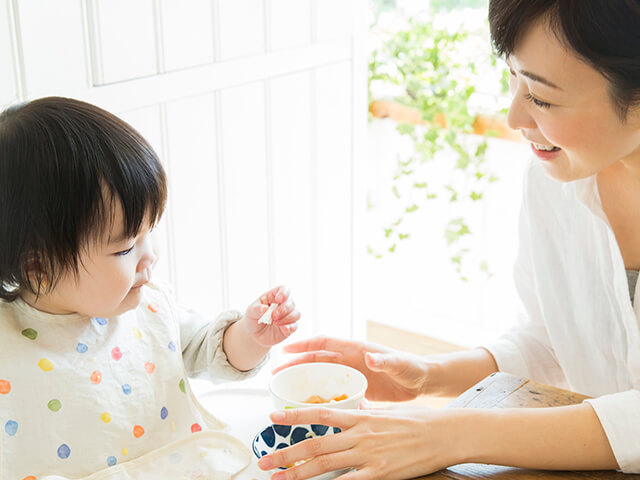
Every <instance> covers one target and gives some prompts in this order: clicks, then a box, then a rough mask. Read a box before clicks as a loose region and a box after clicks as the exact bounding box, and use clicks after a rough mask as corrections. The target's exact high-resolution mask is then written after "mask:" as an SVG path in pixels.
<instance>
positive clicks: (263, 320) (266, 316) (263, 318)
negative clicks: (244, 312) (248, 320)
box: [258, 303, 278, 325]
mask: <svg viewBox="0 0 640 480" xmlns="http://www.w3.org/2000/svg"><path fill="white" fill-rule="evenodd" d="M277 306H278V304H277V303H272V304H271V305H269V308H267V311H266V312H264V313H263V314H262V316H261V317H260V320H258V323H264V324H265V325H271V322H272V320H271V314H272V313H273V311H274V310H275V309H276V307H277Z"/></svg>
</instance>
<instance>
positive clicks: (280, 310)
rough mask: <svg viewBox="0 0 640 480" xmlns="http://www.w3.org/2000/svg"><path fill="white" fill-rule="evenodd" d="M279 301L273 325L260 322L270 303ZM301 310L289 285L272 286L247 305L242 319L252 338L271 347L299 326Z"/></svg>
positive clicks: (264, 345) (272, 314) (272, 318)
mask: <svg viewBox="0 0 640 480" xmlns="http://www.w3.org/2000/svg"><path fill="white" fill-rule="evenodd" d="M272 303H277V304H278V307H277V308H276V309H275V310H274V311H273V312H272V313H271V320H272V323H271V325H266V324H264V323H258V320H260V317H262V315H263V314H264V313H265V312H266V311H267V309H268V308H269V305H271V304H272ZM298 320H300V312H299V311H298V310H296V304H295V302H294V301H293V299H292V298H291V291H290V290H289V288H288V287H285V286H279V287H275V288H272V289H271V290H269V291H268V292H266V293H264V294H263V295H261V296H260V298H258V299H257V300H256V301H254V302H253V303H251V305H249V306H248V307H247V311H246V313H245V315H244V317H243V318H242V320H241V323H243V325H244V328H245V329H246V331H247V332H248V333H249V335H251V338H252V339H253V340H254V341H255V342H256V343H257V344H259V345H261V346H263V347H271V346H273V345H276V344H278V343H280V342H282V341H283V340H284V339H286V338H287V337H288V336H289V335H291V334H292V333H293V332H295V331H296V329H297V328H298V323H297V322H298Z"/></svg>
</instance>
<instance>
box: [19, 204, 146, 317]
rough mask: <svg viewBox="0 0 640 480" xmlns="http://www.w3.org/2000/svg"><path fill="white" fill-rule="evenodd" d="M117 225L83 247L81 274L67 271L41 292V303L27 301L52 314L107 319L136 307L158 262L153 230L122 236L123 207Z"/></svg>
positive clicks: (80, 261) (80, 260) (115, 220)
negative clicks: (153, 241)
mask: <svg viewBox="0 0 640 480" xmlns="http://www.w3.org/2000/svg"><path fill="white" fill-rule="evenodd" d="M113 225H114V227H113V230H112V232H111V235H107V234H105V236H104V238H102V239H101V240H99V241H96V242H90V244H89V245H87V246H86V248H84V249H83V250H82V254H81V255H80V258H79V262H78V265H79V268H78V273H77V275H76V274H75V273H74V272H67V273H65V274H64V275H63V276H62V277H61V278H60V281H59V282H58V284H57V285H56V287H55V288H54V290H53V291H52V292H51V293H49V294H46V295H41V296H40V297H39V298H38V300H37V302H34V301H33V299H31V301H29V299H25V300H26V301H27V303H30V304H31V305H32V306H34V307H35V308H37V309H39V310H42V311H45V312H49V313H82V314H85V315H89V316H92V317H103V318H108V317H113V316H115V315H119V314H121V313H124V312H126V311H128V310H131V309H133V308H135V307H136V306H137V305H138V303H139V302H140V298H141V290H142V288H141V287H142V285H144V284H145V283H147V282H148V281H149V279H150V278H151V266H152V264H153V262H154V261H155V255H154V253H153V248H152V243H151V236H150V233H151V229H150V228H149V227H146V228H143V229H142V231H141V232H140V233H139V234H138V235H137V236H136V237H135V238H122V237H123V236H122V232H123V225H124V222H123V215H122V209H121V207H119V206H118V207H117V211H116V215H115V217H114V222H113ZM145 225H149V222H145Z"/></svg>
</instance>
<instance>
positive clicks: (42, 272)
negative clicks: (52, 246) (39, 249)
mask: <svg viewBox="0 0 640 480" xmlns="http://www.w3.org/2000/svg"><path fill="white" fill-rule="evenodd" d="M26 273H27V279H28V281H29V287H30V289H31V290H32V291H33V292H34V293H37V294H40V293H42V292H46V291H47V289H48V288H49V286H50V284H51V283H50V279H49V275H48V274H47V271H46V269H45V268H44V265H43V264H42V260H41V259H40V257H39V256H38V255H37V254H30V255H29V257H28V259H27V265H26Z"/></svg>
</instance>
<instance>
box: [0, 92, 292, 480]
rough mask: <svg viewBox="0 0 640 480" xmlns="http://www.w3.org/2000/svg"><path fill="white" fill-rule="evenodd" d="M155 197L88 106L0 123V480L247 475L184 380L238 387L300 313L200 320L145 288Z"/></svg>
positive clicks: (115, 135) (128, 141)
mask: <svg viewBox="0 0 640 480" xmlns="http://www.w3.org/2000/svg"><path fill="white" fill-rule="evenodd" d="M166 194H167V186H166V178H165V173H164V170H163V168H162V166H161V164H160V162H159V160H158V158H157V155H156V154H155V152H154V151H153V149H152V148H151V146H150V145H149V144H148V143H147V142H146V141H145V140H144V139H143V138H142V137H141V136H140V134H138V133H137V132H136V131H135V130H134V129H133V128H132V127H131V126H129V125H128V124H126V123H125V122H123V121H122V120H120V119H119V118H117V117H116V116H114V115H112V114H110V113H108V112H106V111H104V110H102V109H100V108H98V107H95V106H93V105H90V104H87V103H84V102H81V101H77V100H72V99H68V98H58V97H50V98H42V99H39V100H34V101H32V102H29V103H26V104H22V105H17V106H14V107H11V108H9V109H7V110H6V111H5V112H3V113H2V114H0V246H1V248H0V427H1V428H2V431H1V434H0V478H5V479H25V480H41V479H43V478H44V476H46V475H55V476H64V477H70V478H79V477H84V476H87V475H90V474H93V473H94V472H100V471H101V470H104V469H107V470H106V472H114V473H115V471H123V472H125V471H129V470H130V472H129V473H128V474H127V475H128V476H126V477H123V478H144V473H143V472H145V471H146V474H147V477H148V478H159V477H158V476H157V474H154V473H153V472H152V471H150V470H149V469H148V468H149V467H148V465H150V464H153V465H155V468H156V469H158V468H160V469H162V470H160V471H162V472H164V473H169V472H170V469H171V468H175V471H176V472H177V471H181V472H183V473H185V472H187V470H185V469H182V470H180V468H181V467H178V466H176V465H179V464H181V463H185V462H186V463H188V464H189V465H190V466H191V467H190V468H192V467H194V465H195V466H196V467H197V468H199V469H200V470H196V473H194V474H193V475H196V476H197V475H200V476H201V478H206V477H208V476H212V474H211V472H218V473H219V472H225V473H224V475H221V476H220V475H218V476H219V477H220V478H224V477H225V475H228V476H230V475H233V474H234V473H236V472H237V471H239V470H241V469H242V468H243V466H244V465H246V463H247V461H248V460H247V458H246V452H245V451H244V450H243V446H242V445H238V444H237V441H235V440H234V439H233V438H232V437H230V436H228V435H226V434H224V433H219V431H220V430H221V429H222V428H223V427H224V424H222V423H221V422H219V421H218V420H216V419H215V418H214V417H213V416H211V415H210V414H209V413H208V412H207V411H206V410H205V409H203V408H202V407H201V406H200V404H199V403H198V401H197V400H196V398H195V397H194V395H193V394H192V393H191V390H190V388H189V382H188V378H187V377H188V376H189V375H194V374H199V373H203V372H208V373H209V375H210V376H211V377H213V378H218V379H241V378H245V377H247V376H250V375H253V374H254V373H255V371H256V370H257V367H259V366H260V365H261V364H262V363H264V361H265V358H266V355H267V353H268V351H269V349H270V347H271V346H272V345H275V344H277V343H279V342H281V341H282V340H284V339H285V338H287V337H288V336H289V335H290V334H291V333H292V332H293V331H295V329H296V326H297V323H296V322H297V321H298V319H299V318H300V313H299V312H298V311H297V310H296V309H295V305H294V302H293V300H292V299H291V297H290V292H289V290H288V289H287V288H286V287H277V288H273V289H271V290H269V291H268V292H266V293H264V294H263V295H262V296H261V297H260V298H259V299H257V300H256V301H255V302H253V303H252V304H251V305H249V307H248V308H247V309H246V312H245V314H244V315H242V314H239V313H237V312H225V313H222V314H221V315H220V316H219V317H218V319H217V320H216V321H215V322H211V321H209V320H208V319H207V318H206V317H203V316H202V315H199V314H198V313H196V312H193V311H190V310H186V309H184V308H181V307H180V306H179V305H177V304H176V303H175V301H174V299H173V298H172V296H171V295H170V294H169V293H168V292H167V291H166V289H164V288H162V287H160V286H158V285H155V284H153V283H151V270H152V265H153V263H154V261H155V255H154V252H153V249H152V243H151V231H152V229H153V227H154V225H156V224H157V222H158V220H159V219H160V217H161V216H162V213H163V211H164V207H165V199H166ZM271 304H277V305H278V306H277V308H276V309H275V310H274V311H273V312H272V320H273V322H272V323H271V324H264V323H259V322H258V320H259V319H260V318H261V316H262V315H263V314H264V313H265V312H266V311H267V309H268V307H269V306H270V305H271ZM191 457H193V458H191ZM165 464H166V465H165ZM145 465H146V466H145ZM114 466H116V467H115V470H114V469H112V468H109V467H114ZM207 469H209V470H207ZM132 472H133V473H132ZM135 472H138V473H137V474H135ZM198 472H199V473H198ZM129 475H130V476H129ZM136 475H137V476H136ZM193 475H192V476H193ZM107 476H109V478H113V477H112V476H111V473H104V474H100V473H98V474H96V476H93V475H92V477H91V478H107Z"/></svg>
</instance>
